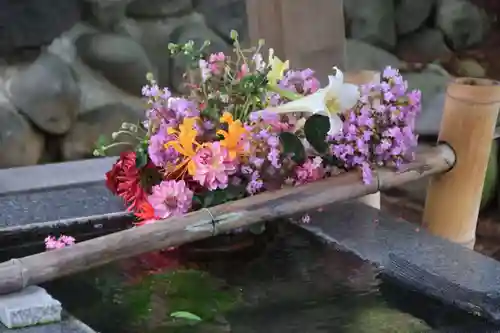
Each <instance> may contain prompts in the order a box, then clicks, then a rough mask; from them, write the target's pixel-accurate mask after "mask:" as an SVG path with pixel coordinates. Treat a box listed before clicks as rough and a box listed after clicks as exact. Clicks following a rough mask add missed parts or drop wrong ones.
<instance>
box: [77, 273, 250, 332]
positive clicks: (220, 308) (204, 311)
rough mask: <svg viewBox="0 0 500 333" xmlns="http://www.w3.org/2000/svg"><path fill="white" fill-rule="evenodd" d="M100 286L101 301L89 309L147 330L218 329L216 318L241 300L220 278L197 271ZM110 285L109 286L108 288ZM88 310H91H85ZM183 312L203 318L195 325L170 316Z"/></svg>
mask: <svg viewBox="0 0 500 333" xmlns="http://www.w3.org/2000/svg"><path fill="white" fill-rule="evenodd" d="M109 282H111V283H104V284H103V283H101V286H100V289H101V291H102V296H103V302H102V303H101V304H99V305H98V304H96V305H95V306H96V308H95V309H93V310H92V312H93V313H94V315H95V314H97V313H99V312H101V313H103V312H105V313H107V315H108V316H111V317H115V318H116V317H117V318H120V320H121V321H122V322H121V326H122V327H135V328H137V329H139V330H140V329H142V330H143V331H144V330H145V328H147V331H156V330H161V329H162V328H163V329H168V331H169V332H184V330H185V327H191V329H193V326H200V325H201V326H207V325H214V323H215V324H216V326H217V323H216V321H217V319H218V318H220V317H223V315H224V313H226V312H228V311H230V310H231V309H232V308H233V307H234V306H235V305H237V304H238V303H239V302H240V300H241V295H240V292H239V291H235V290H232V289H229V288H227V286H226V285H225V284H224V283H223V282H222V281H220V280H219V279H216V278H214V277H213V276H211V275H209V274H208V273H205V272H201V271H196V270H179V271H171V272H166V273H162V274H156V275H150V276H147V277H145V278H143V279H142V280H141V281H140V282H138V283H135V284H130V285H126V284H123V283H114V282H115V281H114V280H113V279H110V280H109ZM110 284H111V286H110ZM86 310H87V311H89V310H90V309H86ZM176 311H186V312H190V313H193V314H195V315H197V316H199V317H201V318H202V322H199V323H196V322H193V321H189V320H182V319H176V318H172V317H171V315H170V314H171V313H172V312H176ZM191 332H194V331H191Z"/></svg>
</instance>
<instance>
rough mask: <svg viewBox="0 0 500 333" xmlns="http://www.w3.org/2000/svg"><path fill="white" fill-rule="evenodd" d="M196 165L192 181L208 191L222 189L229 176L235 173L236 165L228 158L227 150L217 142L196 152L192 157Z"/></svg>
mask: <svg viewBox="0 0 500 333" xmlns="http://www.w3.org/2000/svg"><path fill="white" fill-rule="evenodd" d="M194 163H195V165H196V171H195V175H194V176H193V179H194V180H196V181H198V182H199V183H200V184H201V185H202V186H204V187H206V188H207V189H209V190H210V191H213V190H216V189H218V188H220V189H224V188H226V187H227V185H228V182H229V176H230V175H232V174H234V173H235V172H236V163H235V161H234V160H231V159H230V157H229V152H228V150H227V149H226V148H225V147H223V146H221V144H220V143H219V142H212V143H211V144H209V145H207V146H205V147H203V148H201V149H200V150H198V153H197V154H196V156H195V157H194Z"/></svg>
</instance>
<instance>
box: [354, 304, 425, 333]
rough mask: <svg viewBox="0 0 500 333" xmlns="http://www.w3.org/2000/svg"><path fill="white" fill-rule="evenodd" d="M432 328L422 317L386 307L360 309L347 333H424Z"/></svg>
mask: <svg viewBox="0 0 500 333" xmlns="http://www.w3.org/2000/svg"><path fill="white" fill-rule="evenodd" d="M430 330H431V329H430V327H429V326H427V325H426V324H425V322H423V321H422V320H420V319H417V318H415V317H412V316H411V315H409V314H406V313H404V312H400V311H397V310H393V309H390V308H385V307H373V308H367V309H365V310H363V311H360V312H359V314H358V316H357V317H356V318H355V320H354V321H353V322H352V324H351V325H350V326H349V328H348V329H347V330H346V333H402V332H404V333H424V332H429V331H430Z"/></svg>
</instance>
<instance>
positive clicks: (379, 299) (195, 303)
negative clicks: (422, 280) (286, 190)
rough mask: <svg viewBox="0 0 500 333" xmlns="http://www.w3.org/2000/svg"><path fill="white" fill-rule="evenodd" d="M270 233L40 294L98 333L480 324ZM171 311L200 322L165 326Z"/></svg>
mask: <svg viewBox="0 0 500 333" xmlns="http://www.w3.org/2000/svg"><path fill="white" fill-rule="evenodd" d="M276 227H277V229H278V230H277V232H276V233H275V234H273V237H272V239H267V240H266V242H264V243H262V242H261V243H258V251H257V249H256V248H251V249H250V250H249V251H250V252H251V253H248V251H247V252H246V253H239V254H238V255H236V254H234V255H227V254H226V255H225V256H224V257H223V258H211V259H212V260H203V261H200V260H197V261H193V260H186V259H183V258H182V256H181V255H180V254H179V253H177V252H176V251H163V252H156V253H150V254H147V255H142V256H139V257H136V258H132V259H127V260H123V261H120V262H117V263H114V264H112V265H108V266H105V267H101V268H99V269H96V270H91V271H88V272H85V273H82V274H78V275H75V276H71V277H67V278H63V279H60V280H57V281H54V282H51V283H48V284H46V285H45V287H46V288H47V289H48V290H49V292H51V293H52V294H53V295H54V297H56V298H57V299H59V300H60V301H61V302H62V303H63V306H64V307H65V308H66V309H67V310H68V311H69V312H71V313H72V314H73V315H75V316H76V317H77V318H79V319H81V320H82V321H83V322H85V323H86V324H88V325H89V326H90V327H92V328H94V329H95V330H97V331H99V332H101V333H160V332H169V333H170V332H176V333H182V332H200V333H201V332H204V333H219V332H220V333H225V332H236V333H254V332H255V333H257V332H266V333H284V332H287V333H295V332H296V333H320V332H321V333H322V332H336V333H365V332H366V333H369V332H370V333H371V332H373V333H375V332H377V333H384V332H398V333H399V332H405V333H412V332H431V331H432V329H433V328H434V329H435V328H444V327H449V326H456V325H459V326H463V325H476V324H481V323H482V322H481V321H480V320H478V319H476V318H474V317H473V316H469V315H467V314H464V313H463V312H459V311H455V310H452V309H450V308H449V307H446V306H443V305H442V304H440V303H439V302H435V301H433V300H429V299H427V298H425V297H422V296H420V295H419V294H416V293H413V292H412V291H411V290H407V289H402V288H398V287H397V286H395V285H393V284H391V283H389V282H387V281H385V279H384V277H379V276H378V272H377V270H375V269H374V268H373V267H372V266H371V265H370V264H368V263H365V262H362V261H361V260H359V259H357V258H356V257H355V256H354V255H351V254H348V253H343V252H340V251H337V250H335V249H334V248H332V247H331V246H328V245H325V244H323V243H322V242H320V241H318V240H317V239H316V238H314V237H313V236H311V235H310V234H308V233H307V232H305V231H303V230H302V229H299V228H297V227H295V226H293V225H289V224H287V223H279V224H276ZM205 259H206V258H205ZM175 311H188V312H191V313H193V314H195V315H197V316H199V317H200V318H201V319H202V321H201V322H195V321H189V320H185V319H173V318H172V317H171V316H170V314H171V313H172V312H175ZM450 332H451V331H450ZM456 332H458V331H456ZM478 332H480V331H478Z"/></svg>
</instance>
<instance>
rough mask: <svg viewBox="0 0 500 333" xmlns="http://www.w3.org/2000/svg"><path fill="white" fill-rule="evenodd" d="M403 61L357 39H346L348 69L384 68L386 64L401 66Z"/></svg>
mask: <svg viewBox="0 0 500 333" xmlns="http://www.w3.org/2000/svg"><path fill="white" fill-rule="evenodd" d="M400 65H401V61H400V60H399V59H398V58H397V57H396V56H395V55H393V54H391V53H389V52H387V51H385V50H382V49H380V48H378V47H376V46H373V45H370V44H368V43H365V42H362V41H358V40H355V39H348V40H347V41H346V70H348V71H356V70H363V69H367V70H382V69H383V68H384V67H386V66H392V67H400Z"/></svg>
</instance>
